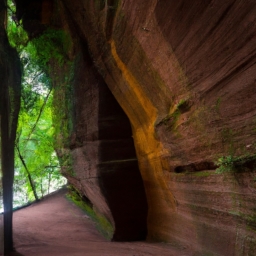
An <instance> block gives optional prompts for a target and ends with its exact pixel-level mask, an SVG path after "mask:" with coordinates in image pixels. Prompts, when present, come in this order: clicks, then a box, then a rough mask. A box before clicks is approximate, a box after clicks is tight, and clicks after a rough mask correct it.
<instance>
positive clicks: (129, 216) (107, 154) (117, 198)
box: [98, 86, 148, 241]
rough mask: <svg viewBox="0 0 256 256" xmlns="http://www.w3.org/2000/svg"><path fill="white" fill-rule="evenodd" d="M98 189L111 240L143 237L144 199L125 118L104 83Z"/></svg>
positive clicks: (102, 88) (141, 238)
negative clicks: (106, 211) (111, 222)
mask: <svg viewBox="0 0 256 256" xmlns="http://www.w3.org/2000/svg"><path fill="white" fill-rule="evenodd" d="M98 120H99V121H98V128H99V140H100V145H99V151H98V152H99V161H100V164H99V165H98V172H99V174H100V188H101V191H102V193H103V194H104V196H105V198H106V200H107V202H108V205H109V208H110V210H111V212H112V215H113V218H114V221H115V232H114V235H113V239H112V240H113V241H135V240H143V239H145V238H146V235H147V209H148V206H147V199H146V195H145V189H144V185H143V181H142V177H141V174H140V171H139V167H138V161H137V157H136V152H135V147H134V142H133V138H132V129H131V125H130V122H129V119H128V117H127V116H126V114H125V113H124V111H123V110H122V108H121V107H120V105H119V104H118V102H117V101H116V99H115V98H114V96H113V95H112V93H111V92H110V90H109V89H108V87H107V86H100V88H99V119H98Z"/></svg>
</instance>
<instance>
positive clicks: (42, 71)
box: [7, 0, 69, 206]
mask: <svg viewBox="0 0 256 256" xmlns="http://www.w3.org/2000/svg"><path fill="white" fill-rule="evenodd" d="M15 11H16V10H15V5H14V4H13V2H12V1H11V0H8V27H7V34H8V37H9V42H10V44H11V46H12V47H14V48H16V49H17V51H18V53H19V55H20V59H21V62H22V65H23V77H22V91H21V111H20V116H19V124H18V129H17V140H16V149H17V150H16V160H15V182H14V205H15V206H18V205H21V204H25V203H27V202H28V201H32V200H34V196H35V191H33V188H35V190H36V193H37V194H38V196H39V197H42V196H44V195H46V194H48V193H50V192H52V191H54V190H56V189H58V188H59V187H61V186H62V185H63V184H65V183H66V179H64V178H63V177H62V176H61V174H60V165H59V161H58V158H57V156H56V153H55V150H54V139H53V136H54V128H53V124H52V97H53V96H52V93H51V88H52V82H51V79H50V78H49V66H50V65H49V63H50V61H51V60H54V61H57V63H59V64H62V62H63V60H64V57H65V52H66V50H67V48H66V47H67V45H68V40H69V38H68V37H67V36H66V34H65V33H64V32H63V31H62V30H56V29H47V30H45V31H44V33H43V34H42V35H41V36H40V37H38V38H34V39H32V40H30V39H29V37H28V35H27V33H26V32H25V31H24V29H23V28H22V23H17V21H16V22H14V20H15ZM24 163H25V166H24ZM29 178H31V179H30V180H29Z"/></svg>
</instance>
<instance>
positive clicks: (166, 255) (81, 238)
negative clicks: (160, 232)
mask: <svg viewBox="0 0 256 256" xmlns="http://www.w3.org/2000/svg"><path fill="white" fill-rule="evenodd" d="M65 193H66V191H65V190H61V191H59V192H57V193H55V194H53V195H51V196H49V197H48V198H46V199H44V200H43V201H41V202H40V203H36V204H33V205H31V206H29V207H27V208H25V209H22V210H19V211H16V212H15V213H14V243H15V248H16V250H17V252H19V253H20V254H22V255H23V256H46V255H47V256H82V255H83V256H84V255H86V256H96V255H97V256H128V255H129V256H145V255H154V256H158V255H159V256H188V255H190V254H188V253H187V252H185V251H184V250H181V249H176V248H173V247H171V246H169V245H167V244H161V243H147V242H133V243H121V242H118V243H114V242H109V241H107V240H105V239H104V238H103V237H102V236H101V235H100V234H99V233H98V231H97V230H96V229H95V227H94V224H93V222H92V220H91V219H89V218H88V217H87V216H86V215H85V214H84V213H83V212H82V211H81V210H80V209H79V208H77V207H76V206H75V205H73V204H72V203H71V202H69V201H68V200H67V199H66V198H65Z"/></svg>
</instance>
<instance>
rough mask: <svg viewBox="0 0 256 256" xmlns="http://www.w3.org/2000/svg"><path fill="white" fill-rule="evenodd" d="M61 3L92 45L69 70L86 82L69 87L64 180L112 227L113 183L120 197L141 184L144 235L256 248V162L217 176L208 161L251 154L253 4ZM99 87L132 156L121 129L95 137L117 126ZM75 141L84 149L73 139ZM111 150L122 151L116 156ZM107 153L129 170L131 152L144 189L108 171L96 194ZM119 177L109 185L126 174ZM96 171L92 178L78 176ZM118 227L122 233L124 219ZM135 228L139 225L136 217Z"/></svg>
mask: <svg viewBox="0 0 256 256" xmlns="http://www.w3.org/2000/svg"><path fill="white" fill-rule="evenodd" d="M43 2H44V1H43ZM62 4H63V8H64V9H63V10H65V11H62V12H63V16H64V17H66V18H64V19H66V23H67V24H69V25H68V26H69V27H70V28H71V30H72V32H73V33H75V34H76V36H77V37H78V38H79V40H78V41H79V43H81V44H82V45H84V47H85V48H88V51H89V54H88V55H86V56H85V59H86V58H89V59H92V61H91V62H90V65H91V66H92V67H93V70H97V72H96V73H95V71H93V72H92V70H91V69H90V67H89V68H88V66H86V65H85V66H84V67H83V65H80V66H77V69H75V77H77V76H79V75H78V74H83V79H82V80H81V81H79V79H78V80H77V83H76V84H77V85H74V86H77V87H76V88H79V89H78V91H77V94H75V95H74V99H75V102H76V104H75V112H76V121H75V126H74V129H73V135H72V137H71V151H72V156H73V160H74V170H75V173H76V179H72V177H70V178H69V180H70V182H72V183H73V184H74V185H75V186H76V187H77V188H78V189H79V190H80V191H81V193H83V194H84V195H86V196H87V197H88V198H89V199H90V201H92V202H93V204H94V207H95V209H96V210H97V211H99V212H101V213H102V214H105V215H106V216H107V217H108V219H110V220H111V221H112V222H113V223H114V224H116V223H117V220H118V221H119V220H120V219H119V218H120V216H121V215H120V214H123V213H122V211H121V212H118V211H117V210H116V209H118V206H119V205H120V202H121V201H122V199H121V196H120V197H115V196H116V195H117V194H118V191H119V189H120V187H125V191H127V193H126V195H124V197H126V198H128V197H129V193H130V194H131V195H132V197H133V198H135V197H136V193H137V192H136V191H140V192H139V193H140V195H141V196H140V197H139V198H140V199H139V198H138V200H137V203H138V204H137V205H140V202H142V203H141V205H142V207H141V208H137V209H139V210H137V212H140V213H142V214H141V216H142V217H139V218H138V219H137V220H138V221H139V222H140V221H142V222H143V221H145V212H146V211H147V230H148V235H147V237H148V239H153V240H160V241H166V242H169V243H172V244H173V245H176V246H182V247H189V248H191V255H193V254H194V253H196V252H197V253H198V254H196V255H206V254H209V255H210V254H211V255H254V251H255V248H256V236H255V227H256V222H255V206H254V205H255V201H256V197H255V191H256V182H255V171H256V169H255V162H254V161H249V162H248V163H246V164H245V165H244V166H243V172H241V173H228V174H225V175H223V174H216V173H215V169H216V164H215V161H216V160H217V159H219V158H221V157H223V156H232V157H234V156H248V155H250V156H255V153H256V144H255V139H256V101H255V98H256V86H255V81H256V75H255V74H256V65H255V62H256V44H255V42H256V35H255V29H256V5H255V3H254V2H253V1H238V0H227V1H225V2H223V1H221V0H216V1H211V0H209V1H205V0H196V1H189V0H181V1H173V0H171V1H165V0H158V1H157V0H150V1H145V0H137V1H124V0H123V1H122V0H107V1H105V0H94V1H93V0H92V1H74V0H72V1H70V0H62V1H56V6H57V7H59V6H62ZM43 16H44V15H43ZM64 27H65V26H64ZM76 44H77V42H76V40H74V45H76ZM88 77H89V78H90V77H91V78H90V79H87V78H88ZM85 84H86V85H85ZM105 84H106V85H107V86H108V88H109V89H110V91H111V93H112V94H113V95H114V98H115V99H116V100H117V102H118V104H119V105H120V106H121V108H122V109H123V111H124V113H125V115H126V116H127V117H128V119H129V122H130V124H131V128H132V137H133V140H134V145H135V150H136V156H135V155H130V153H131V148H132V147H133V146H132V143H131V140H129V139H128V137H129V136H128V137H126V139H125V140H123V141H122V142H121V144H118V145H119V146H118V145H117V144H116V143H117V142H113V141H112V142H110V141H104V140H105V139H104V136H103V137H102V139H101V138H100V135H99V134H100V133H101V131H100V130H101V127H105V128H106V129H108V128H107V127H109V128H110V127H111V128H110V129H108V132H110V131H111V134H112V133H113V134H114V137H113V138H114V140H116V139H118V134H119V132H120V130H119V128H118V125H115V124H113V122H116V121H117V120H119V119H118V118H117V117H115V113H116V111H117V112H118V111H119V110H118V107H114V108H113V112H111V114H110V116H111V118H112V119H111V118H110V116H109V115H108V114H107V115H106V116H105V121H104V122H103V119H104V117H103V116H104V115H103V116H102V118H103V119H102V118H101V114H100V110H99V109H100V107H101V106H102V107H103V108H101V109H102V110H104V109H105V108H106V109H107V108H108V107H107V106H109V105H110V106H111V104H112V103H113V101H112V103H104V100H105V99H106V98H107V94H108V93H106V94H105V93H104V91H105V89H104V90H102V91H101V90H100V89H99V88H100V87H101V86H105ZM100 92H102V93H103V94H101V95H102V96H100ZM95 95H97V96H95ZM104 104H105V105H104ZM113 104H114V103H113ZM125 115H124V114H123V115H122V118H121V119H123V118H125ZM116 118H117V119H116ZM110 119H111V120H110ZM101 122H103V123H104V125H103V126H101ZM119 122H121V123H122V122H123V121H117V123H119ZM107 124H109V125H110V126H108V125H107ZM120 127H123V128H122V130H123V129H124V127H128V122H127V123H126V124H125V125H121V124H120ZM105 128H104V129H105ZM104 129H103V130H104ZM104 133H107V130H106V131H105V132H103V134H104ZM83 134H84V137H82V136H83ZM86 134H87V135H88V134H91V135H92V137H93V138H94V139H93V140H94V142H93V143H92V142H91V137H90V136H89V135H88V136H89V137H88V136H87V135H86ZM95 136H96V137H95ZM116 136H117V137H116ZM74 138H75V139H74ZM79 138H80V139H81V140H80V139H79ZM113 138H112V139H113ZM112 139H111V140H112ZM79 140H80V143H81V144H80V145H79V143H77V142H76V143H74V141H79ZM101 140H103V141H101ZM118 140H119V139H118ZM119 142H120V141H119ZM120 145H121V146H120ZM116 149H118V150H116ZM108 151H109V152H108ZM119 151H120V152H124V151H125V152H126V153H124V154H125V157H124V158H122V159H121V158H119V156H118V155H119V153H120V152H119ZM122 154H123V153H122ZM78 155H79V156H80V157H79V158H78V157H77V156H78ZM86 155H87V156H88V155H90V156H89V157H87V156H86ZM105 156H106V157H107V158H106V159H105V160H104V157H105ZM109 157H110V158H109ZM78 159H80V160H78ZM110 159H111V161H113V160H115V161H116V160H119V161H120V160H124V159H126V161H127V160H131V161H127V163H128V165H124V166H123V167H121V169H122V168H123V170H125V171H124V172H123V173H126V174H127V173H132V171H134V170H135V169H136V168H137V167H135V166H134V165H132V161H133V160H132V159H135V161H136V159H137V160H138V166H139V171H140V174H141V177H142V180H143V185H144V187H143V185H141V184H140V179H137V178H136V179H133V178H132V179H130V180H137V182H135V183H137V184H140V185H139V186H137V188H135V187H133V186H135V185H131V186H129V185H127V186H119V187H118V186H116V185H115V184H111V183H108V182H109V181H111V180H112V178H111V175H110V176H109V177H108V178H106V179H105V181H106V183H105V188H108V189H107V191H108V192H106V191H105V193H104V192H103V191H104V188H103V187H102V184H103V183H102V182H101V176H100V175H99V173H101V172H100V171H99V170H102V174H103V176H104V175H105V174H107V173H108V170H109V169H108V168H109V167H108V164H109V163H104V162H109V160H110ZM231 159H233V158H231ZM250 159H251V158H250ZM123 163H125V161H123V162H122V164H123ZM110 168H112V170H116V168H119V170H120V166H119V167H117V166H110ZM116 173H118V175H119V176H118V175H117V176H116V178H117V179H116V180H115V182H114V183H116V184H117V183H119V181H120V180H122V177H125V178H124V179H127V178H126V177H127V176H123V174H122V172H116ZM93 175H96V176H94V177H96V178H95V181H94V182H91V183H88V182H87V181H86V182H85V181H84V180H83V177H93ZM134 175H135V176H136V177H138V176H139V175H138V172H137V174H134ZM124 179H123V180H124ZM112 188H113V189H112ZM144 188H145V194H146V199H147V205H148V209H147V210H146V208H147V207H146V203H145V200H144V199H143V195H144V194H143V193H144V192H143V189H144ZM115 190H116V192H113V191H115ZM113 193H114V194H115V195H113ZM119 194H120V195H122V193H119ZM97 195H99V196H97ZM137 207H138V206H137ZM131 213H132V211H130V213H129V214H131ZM115 214H116V215H115ZM114 215H115V217H113V216H114ZM143 216H144V217H143ZM114 219H115V220H114ZM118 223H119V224H118V225H119V227H121V229H123V231H122V232H125V230H127V225H126V226H125V220H124V219H123V220H121V221H120V222H118ZM143 230H144V231H143ZM141 231H143V232H144V233H145V228H143V224H142V225H141ZM143 232H142V233H143ZM135 233H136V232H135V231H134V230H133V231H131V234H135ZM132 236H133V235H131V237H132ZM131 237H130V238H131ZM137 238H138V237H137ZM141 238H142V236H141Z"/></svg>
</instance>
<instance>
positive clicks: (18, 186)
mask: <svg viewBox="0 0 256 256" xmlns="http://www.w3.org/2000/svg"><path fill="white" fill-rule="evenodd" d="M33 93H38V92H31V94H33ZM45 97H46V96H44V95H39V96H38V97H37V98H36V102H34V104H33V108H32V109H30V111H27V109H26V108H23V109H22V111H21V113H20V118H19V126H18V138H17V144H18V147H19V149H20V151H21V154H22V156H23V158H24V160H25V162H26V166H27V168H28V170H29V172H30V174H31V177H32V180H33V182H34V185H35V188H36V191H37V194H38V195H39V197H42V196H44V195H45V194H48V193H50V192H52V191H53V190H55V189H57V188H58V187H61V186H62V185H63V184H65V182H66V181H65V179H64V178H63V177H62V176H61V175H60V166H59V161H58V158H57V156H56V154H55V151H54V146H53V141H54V140H53V134H54V129H53V127H52V112H51V104H52V95H50V96H49V99H48V101H47V102H46V103H45ZM23 105H24V104H23ZM42 106H44V108H43V109H42ZM39 113H41V116H40V118H39V119H38V115H39ZM32 129H33V131H32ZM14 188H15V190H16V193H18V194H20V195H21V194H23V195H25V196H23V201H31V200H33V199H34V195H33V191H32V187H31V185H30V183H29V181H28V179H27V172H26V170H25V168H24V166H22V164H21V161H20V159H19V158H18V157H16V172H15V185H14ZM20 198H21V197H18V198H15V199H18V200H20ZM16 203H17V204H19V203H25V202H16Z"/></svg>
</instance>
